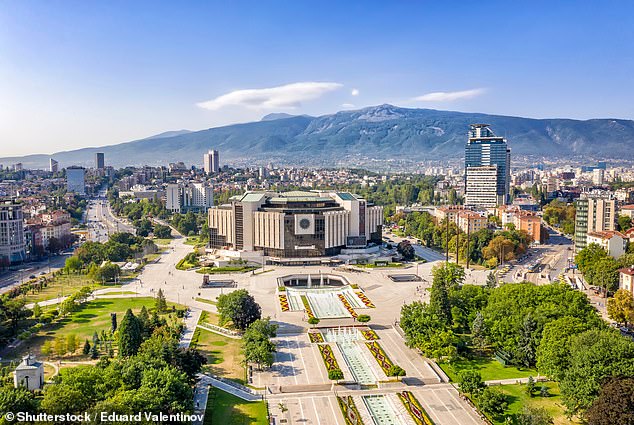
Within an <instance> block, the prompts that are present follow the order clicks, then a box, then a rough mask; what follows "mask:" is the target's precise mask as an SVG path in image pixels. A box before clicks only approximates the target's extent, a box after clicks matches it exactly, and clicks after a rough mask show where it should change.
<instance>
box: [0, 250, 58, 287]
mask: <svg viewBox="0 0 634 425" xmlns="http://www.w3.org/2000/svg"><path fill="white" fill-rule="evenodd" d="M69 255H70V254H64V255H56V256H54V257H51V259H50V270H49V262H48V260H47V261H41V262H38V263H26V264H23V265H21V266H19V267H17V268H15V269H14V270H9V271H6V272H4V273H2V274H0V294H3V293H5V292H8V291H9V290H10V289H11V288H13V287H14V286H17V285H19V284H21V283H23V282H25V281H27V280H28V278H29V276H31V275H35V276H40V273H48V272H49V271H55V270H59V269H61V268H62V267H64V263H65V262H66V259H67V258H68V257H69Z"/></svg>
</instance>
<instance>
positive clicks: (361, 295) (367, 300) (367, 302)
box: [355, 291, 376, 308]
mask: <svg viewBox="0 0 634 425" xmlns="http://www.w3.org/2000/svg"><path fill="white" fill-rule="evenodd" d="M355 294H357V297H359V299H360V300H361V301H363V304H365V306H366V307H367V308H376V306H375V305H374V304H373V303H372V301H370V298H368V297H367V296H366V295H365V294H364V293H363V292H361V291H357V292H355Z"/></svg>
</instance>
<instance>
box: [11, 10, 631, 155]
mask: <svg viewBox="0 0 634 425" xmlns="http://www.w3.org/2000/svg"><path fill="white" fill-rule="evenodd" d="M519 3H520V2H514V1H508V0H507V1H477V2H476V1H453V2H452V1H419V2H414V1H408V2H405V1H403V2H386V1H375V2H372V1H365V2H361V1H358V2H356V1H333V2H327V1H279V2H278V1H253V2H238V1H236V2H233V1H232V2H217V3H216V2H213V3H212V2H193V1H189V2H158V1H153V2H143V1H136V2H129V1H30V0H24V1H17V0H15V1H3V2H2V3H1V6H0V156H6V155H14V154H16V155H17V154H27V153H48V152H55V151H59V150H65V149H74V148H79V147H86V146H100V145H105V144H113V143H120V142H124V141H129V140H133V139H137V138H142V137H146V136H149V135H152V134H156V133H160V132H162V131H167V130H177V129H182V128H186V129H191V130H198V129H203V128H209V127H214V126H218V125H224V124H229V123H235V122H245V121H252V120H257V119H259V118H260V117H261V116H263V115H265V114H267V113H270V112H288V113H307V114H314V115H318V114H327V113H333V112H336V111H338V110H342V109H346V108H353V109H354V108H361V107H364V106H369V105H376V104H381V103H392V104H396V105H401V106H406V107H421V108H435V109H446V110H458V111H477V112H486V113H494V114H505V115H519V116H528V117H536V118H544V117H568V118H579V119H587V118H603V117H616V118H628V119H633V118H634V108H632V99H633V98H634V77H633V76H632V75H633V74H632V72H633V71H632V70H633V69H634V54H632V52H634V31H632V28H633V27H634V18H633V16H634V2H630V1H603V2H601V1H595V2H584V1H559V2H553V1H543V2H541V1H530V2H522V4H519Z"/></svg>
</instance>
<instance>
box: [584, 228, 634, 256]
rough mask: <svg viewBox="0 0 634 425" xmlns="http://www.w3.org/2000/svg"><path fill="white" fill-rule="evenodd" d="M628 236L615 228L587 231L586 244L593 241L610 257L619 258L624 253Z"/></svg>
mask: <svg viewBox="0 0 634 425" xmlns="http://www.w3.org/2000/svg"><path fill="white" fill-rule="evenodd" d="M628 242H629V240H628V238H627V237H626V236H625V235H624V234H622V233H621V232H617V231H616V230H606V231H603V232H588V236H587V238H586V244H587V245H590V244H591V243H595V244H597V245H599V246H600V247H601V248H603V249H604V250H605V251H606V252H607V253H608V255H609V256H610V257H612V258H619V257H620V256H621V255H623V254H625V250H626V249H627V244H628Z"/></svg>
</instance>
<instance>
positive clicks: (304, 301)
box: [301, 295, 315, 319]
mask: <svg viewBox="0 0 634 425" xmlns="http://www.w3.org/2000/svg"><path fill="white" fill-rule="evenodd" d="M301 299H302V304H304V310H306V314H307V315H308V318H309V319H310V318H311V317H315V315H314V314H313V310H312V309H311V308H310V304H309V303H308V298H306V295H302V296H301Z"/></svg>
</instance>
